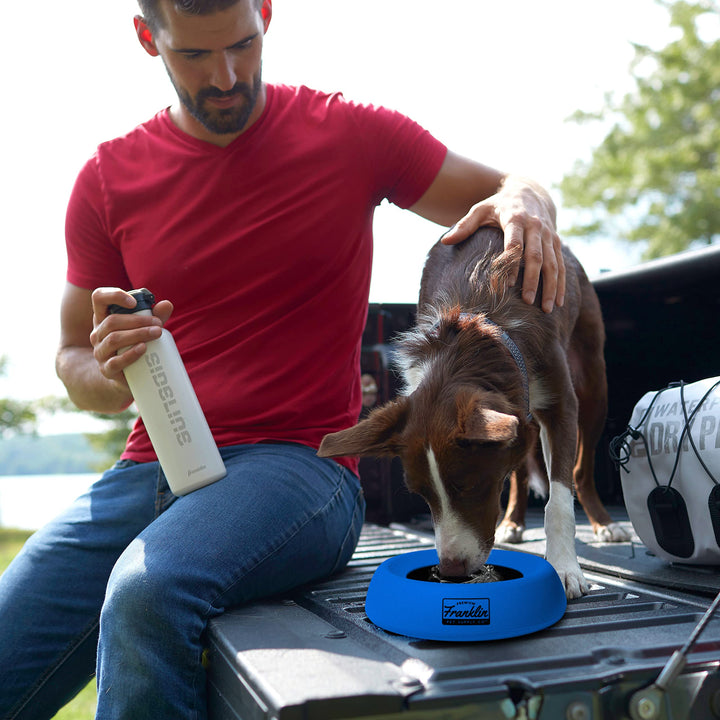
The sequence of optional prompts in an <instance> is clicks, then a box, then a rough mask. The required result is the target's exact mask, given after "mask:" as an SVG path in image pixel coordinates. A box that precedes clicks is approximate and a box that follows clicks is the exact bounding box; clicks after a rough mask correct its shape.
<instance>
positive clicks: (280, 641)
mask: <svg viewBox="0 0 720 720" xmlns="http://www.w3.org/2000/svg"><path fill="white" fill-rule="evenodd" d="M594 282H595V287H596V289H597V291H598V294H599V296H600V300H601V304H602V306H603V313H604V316H605V323H606V329H607V334H608V342H607V346H606V359H607V364H608V379H609V385H610V411H609V415H608V424H607V428H606V437H605V440H604V445H605V447H603V448H601V449H600V452H599V454H598V463H597V467H596V480H597V485H598V488H599V491H600V494H601V497H603V499H604V501H605V502H606V503H607V504H608V505H610V506H611V507H610V512H611V515H613V519H614V520H620V521H621V522H623V523H625V526H626V527H627V528H628V529H629V530H632V528H631V525H630V523H629V521H628V519H627V514H626V513H625V509H624V507H623V506H622V492H621V488H620V482H619V479H618V475H617V470H616V469H615V468H614V467H613V466H612V464H611V463H610V461H609V460H608V459H607V455H606V446H607V440H608V439H609V438H610V437H613V436H614V435H616V434H619V433H620V432H622V430H623V429H624V427H625V424H626V423H627V421H628V420H629V417H630V414H631V411H632V407H633V405H634V404H635V403H636V402H637V400H638V399H639V398H640V397H641V396H642V395H643V394H644V393H645V392H647V391H648V390H652V389H659V388H660V387H664V386H665V385H667V384H668V383H669V382H672V381H675V380H680V379H683V380H686V381H688V382H691V381H694V380H698V379H701V378H703V377H711V376H714V375H720V340H719V339H718V331H717V328H718V320H717V318H718V310H720V248H711V249H709V250H706V251H702V252H698V253H690V254H687V255H682V256H678V257H677V258H674V259H671V260H664V261H661V262H657V263H650V264H647V265H644V266H641V267H640V268H639V269H638V270H637V271H630V272H625V273H616V274H610V275H607V276H602V277H600V278H598V279H597V280H596V281H594ZM412 316H413V307H412V306H409V305H375V306H371V308H370V314H369V317H368V326H367V329H366V335H365V338H364V347H363V358H362V364H363V371H364V372H366V373H368V374H371V375H372V376H373V378H374V379H375V380H376V382H377V385H378V388H379V392H378V402H379V403H381V402H384V401H385V400H386V399H388V398H389V397H391V396H392V395H393V394H394V392H395V390H396V388H397V383H398V380H397V378H396V377H395V376H394V375H393V373H392V371H391V369H390V363H389V359H390V355H391V353H392V350H391V345H390V344H389V341H390V339H391V337H392V335H393V334H394V333H395V332H397V331H399V330H403V329H405V328H406V327H408V325H409V324H410V323H411V322H412ZM361 475H362V479H363V485H364V488H365V492H366V496H367V499H368V508H369V510H368V518H369V520H370V521H371V522H369V523H368V524H367V525H366V526H365V529H364V532H363V535H362V538H361V541H360V545H359V547H358V549H357V551H356V553H355V555H354V557H353V560H352V562H351V563H350V566H349V567H348V569H347V570H346V571H345V572H344V573H342V574H341V575H339V576H337V577H335V578H332V579H329V580H328V581H326V582H324V583H321V584H317V585H314V586H312V587H307V588H302V589H300V590H298V591H296V592H295V593H293V594H291V595H288V596H287V597H281V598H275V599H272V600H269V601H265V602H260V603H255V604H252V605H249V606H247V607H242V608H238V609H235V610H232V611H229V612H227V613H226V614H225V615H223V616H222V617H220V618H218V619H217V620H215V621H213V622H212V623H211V626H210V631H209V652H208V663H209V665H208V667H209V672H208V677H209V697H210V699H209V703H210V711H211V717H212V718H213V720H235V719H236V718H242V719H243V720H271V719H274V718H277V719H278V720H331V719H334V718H373V719H380V718H383V719H385V718H387V719H388V720H390V719H392V720H413V719H415V718H417V719H418V720H435V719H437V720H440V719H441V718H442V719H446V720H465V719H466V718H468V719H469V718H478V719H480V720H486V719H487V720H494V719H495V718H497V719H498V720H509V719H510V718H519V719H520V718H538V719H540V720H599V719H601V718H602V719H603V720H622V719H623V718H629V717H631V716H630V709H629V707H630V700H631V697H632V696H633V694H634V693H636V692H637V691H638V690H639V689H641V688H644V687H646V686H648V685H650V684H651V683H653V682H654V681H655V679H656V678H657V676H658V674H659V673H660V671H661V670H662V669H663V667H664V666H665V664H666V663H667V662H668V660H669V658H670V657H671V655H672V654H673V652H674V651H676V650H677V649H679V648H680V647H681V646H683V645H684V644H685V643H686V641H687V640H688V638H689V636H690V635H691V633H692V631H693V629H694V628H695V627H696V625H697V623H698V622H699V621H700V619H701V618H702V617H703V615H704V613H705V611H706V609H707V608H708V606H709V605H710V603H711V601H712V599H713V597H714V596H715V595H716V593H717V592H718V590H720V568H718V567H697V566H696V567H691V566H680V565H671V564H669V563H666V562H664V561H662V560H660V559H658V558H656V557H654V556H652V555H651V554H649V553H648V551H647V549H646V548H645V546H644V545H643V544H642V543H641V541H640V539H639V538H638V537H637V536H636V535H633V540H632V542H627V543H618V544H602V543H597V542H596V541H595V539H594V537H593V535H592V532H591V530H590V527H589V525H588V523H587V519H586V518H585V516H584V515H583V514H582V511H578V513H577V522H578V533H577V543H576V545H577V550H578V555H579V558H580V563H581V565H582V567H583V569H584V571H585V573H586V576H587V577H588V579H589V580H591V582H592V589H591V591H590V593H589V594H588V595H586V596H585V597H582V598H579V599H577V600H572V601H570V602H569V603H568V608H567V611H566V613H565V615H564V617H563V618H562V619H561V620H560V622H558V623H557V624H556V625H554V626H552V627H550V628H548V629H546V630H543V631H541V632H538V633H534V634H532V635H529V636H525V637H519V638H514V639H510V640H500V641H492V642H476V643H441V642H429V641H422V640H415V639H412V638H408V637H404V636H398V635H393V634H390V633H387V632H385V631H383V630H381V629H379V628H377V627H375V626H374V625H373V624H372V623H371V622H370V621H369V620H368V619H367V617H366V615H365V610H364V603H365V595H366V592H367V588H368V584H369V582H370V578H371V577H372V574H373V572H374V570H375V569H376V568H377V566H378V565H379V564H380V563H381V562H382V561H383V560H385V559H386V558H389V557H392V556H394V555H397V554H399V553H402V552H410V551H413V550H417V549H422V548H426V547H429V546H431V545H432V544H433V539H432V531H431V527H430V525H429V522H428V520H427V517H426V516H422V515H420V516H418V513H419V512H422V511H423V510H424V509H425V508H424V505H423V503H422V502H418V501H416V500H414V499H412V497H411V496H410V495H408V494H407V492H405V491H404V489H403V487H402V471H401V468H400V467H399V464H398V463H397V462H390V461H382V462H376V461H363V464H362V465H361ZM411 518H415V520H414V521H412V520H411ZM400 523H404V524H400ZM544 543H545V541H544V533H543V529H542V510H541V508H540V507H538V506H535V507H533V508H531V510H530V514H529V518H528V530H527V531H526V536H525V541H524V542H523V544H521V545H519V546H514V547H512V548H511V549H515V550H520V551H524V552H533V553H537V554H543V552H544ZM408 601H409V599H408V598H398V612H402V604H403V603H404V602H408ZM527 602H528V604H531V603H532V602H533V598H532V597H528V598H527ZM638 698H641V700H640V701H639V702H638ZM635 700H636V702H635V705H634V711H633V712H634V718H642V720H653V718H673V720H682V719H683V718H692V720H705V719H706V718H707V719H712V718H720V614H719V616H718V617H717V618H714V619H712V620H711V621H710V622H709V623H708V625H707V627H706V628H705V630H704V632H703V633H702V634H701V635H700V637H699V640H698V641H697V643H696V644H695V645H694V646H693V648H692V650H691V651H690V652H689V654H688V657H687V664H686V666H685V668H684V670H683V672H682V674H681V675H680V676H679V677H678V678H677V679H676V680H675V681H674V682H672V683H671V684H670V685H669V687H668V689H667V692H666V693H665V695H664V696H662V695H661V696H660V702H659V704H657V705H656V706H653V704H652V702H649V701H648V700H647V698H646V693H642V694H641V696H636V698H635Z"/></svg>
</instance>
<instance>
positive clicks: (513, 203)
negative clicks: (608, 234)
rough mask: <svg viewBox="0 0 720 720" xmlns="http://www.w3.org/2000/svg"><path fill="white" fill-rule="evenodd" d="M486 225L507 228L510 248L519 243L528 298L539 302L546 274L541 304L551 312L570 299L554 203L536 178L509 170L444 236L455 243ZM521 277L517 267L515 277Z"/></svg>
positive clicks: (524, 295)
mask: <svg viewBox="0 0 720 720" xmlns="http://www.w3.org/2000/svg"><path fill="white" fill-rule="evenodd" d="M482 225H495V226H499V227H501V228H502V229H503V231H504V233H505V251H506V252H513V251H515V250H516V249H517V248H519V249H520V250H521V252H522V255H523V259H524V261H525V269H524V276H523V289H522V290H523V292H522V296H523V300H525V302H526V303H528V304H532V303H534V302H535V296H536V294H537V290H538V285H539V283H540V278H541V277H542V309H543V310H544V311H545V312H547V313H549V312H552V310H553V308H554V307H555V306H556V305H557V306H558V307H560V306H562V305H563V303H564V301H565V263H564V262H563V257H562V251H561V244H560V238H559V236H558V234H557V232H556V230H555V206H554V204H553V202H552V200H551V199H550V196H549V195H548V194H547V193H546V192H545V190H543V189H542V188H541V187H540V186H539V185H537V184H536V183H534V182H533V181H531V180H527V179H525V178H519V177H515V176H508V177H506V178H505V180H504V182H503V184H502V187H501V188H500V190H499V191H498V192H497V194H495V195H493V196H491V197H489V198H488V199H487V200H483V201H482V202H479V203H477V204H476V205H473V207H472V208H470V211H469V212H468V213H467V215H465V217H463V218H462V219H460V220H459V221H458V222H457V223H456V224H455V225H454V226H453V227H452V228H450V230H448V232H447V233H445V235H444V236H443V238H442V241H443V243H444V244H446V245H455V244H457V243H459V242H462V241H463V240H465V239H466V238H468V237H469V236H470V235H471V234H472V233H473V232H474V231H475V230H477V228H479V227H480V226H482ZM516 280H517V271H516V272H515V276H514V277H512V278H511V282H512V284H514V283H515V281H516Z"/></svg>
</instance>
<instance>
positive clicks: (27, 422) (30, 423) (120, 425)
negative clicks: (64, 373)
mask: <svg viewBox="0 0 720 720" xmlns="http://www.w3.org/2000/svg"><path fill="white" fill-rule="evenodd" d="M6 367H7V357H6V356H4V355H0V376H2V375H4V374H5V372H6ZM57 412H63V413H69V412H83V411H81V410H78V408H76V407H75V405H74V404H73V403H72V402H71V401H70V400H69V398H66V397H55V396H47V397H43V398H38V399H35V400H13V399H11V398H0V439H1V438H3V437H6V436H8V435H10V434H13V433H15V434H18V433H20V434H22V433H35V432H36V431H37V425H38V422H39V420H40V418H41V417H42V416H43V415H45V416H47V415H53V414H55V413H57ZM93 415H94V416H95V417H96V418H98V419H100V420H103V421H105V422H107V423H108V425H109V429H108V430H105V431H104V432H97V433H86V435H85V436H86V437H87V439H88V441H89V442H90V445H91V446H92V447H93V448H95V449H96V450H98V451H100V452H102V453H103V460H102V461H100V462H98V463H97V467H95V468H93V469H95V470H98V471H99V470H104V469H105V468H106V467H107V466H108V465H109V464H111V463H112V462H114V461H115V460H117V458H118V457H119V456H120V453H121V452H122V451H123V449H124V447H125V441H126V440H127V437H128V434H129V433H130V429H131V427H132V424H133V422H134V421H135V418H136V417H137V413H136V412H135V411H134V408H133V407H131V408H129V409H127V410H125V411H124V412H121V413H117V414H115V415H102V414H99V413H93Z"/></svg>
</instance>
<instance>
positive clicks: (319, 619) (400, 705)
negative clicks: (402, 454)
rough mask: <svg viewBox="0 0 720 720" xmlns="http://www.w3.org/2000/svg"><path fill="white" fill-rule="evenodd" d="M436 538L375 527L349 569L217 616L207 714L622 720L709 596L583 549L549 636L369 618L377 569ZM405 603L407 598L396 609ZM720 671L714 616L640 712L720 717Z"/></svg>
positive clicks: (312, 719) (254, 718) (719, 626)
mask: <svg viewBox="0 0 720 720" xmlns="http://www.w3.org/2000/svg"><path fill="white" fill-rule="evenodd" d="M432 544H433V543H432V537H431V535H429V534H428V533H427V532H416V531H414V530H412V529H408V528H405V527H403V526H392V527H381V526H377V525H371V524H368V525H366V526H365V529H364V531H363V534H362V537H361V541H360V544H359V546H358V548H357V551H356V552H355V555H354V557H353V560H352V561H351V563H350V565H349V567H348V568H347V570H346V571H345V572H344V573H342V574H341V575H338V576H336V577H334V578H332V579H329V580H328V581H326V582H324V583H321V584H317V585H314V586H312V587H306V588H303V589H300V590H298V591H296V592H295V593H293V594H292V595H289V596H287V597H282V598H275V599H273V600H270V601H265V602H259V603H254V604H252V605H248V606H246V607H242V608H238V609H235V610H232V611H230V612H227V613H226V614H225V615H223V616H222V617H221V618H219V619H217V620H215V621H213V623H212V624H211V628H210V632H209V653H208V658H209V673H208V676H209V696H210V700H209V702H210V708H211V717H212V718H213V719H214V720H226V719H228V720H229V719H235V718H243V719H247V720H270V719H272V718H278V719H279V720H300V719H302V720H325V719H330V718H390V717H395V718H397V717H399V716H400V715H402V717H403V718H406V719H407V720H411V718H418V719H421V718H422V719H428V720H429V719H431V718H447V719H449V720H452V719H453V718H457V719H458V720H460V719H462V718H470V717H473V718H483V719H485V718H488V719H493V718H498V719H502V720H508V719H509V718H541V719H543V720H544V719H549V720H562V719H564V718H567V719H568V720H591V719H599V718H608V719H610V718H611V719H612V720H620V719H622V718H626V717H630V715H629V711H628V703H629V699H630V696H631V695H632V694H633V693H634V692H635V691H636V690H638V689H639V688H641V687H643V686H646V685H649V684H650V683H652V682H653V681H654V680H655V678H656V677H657V675H658V673H659V672H660V670H661V669H662V668H663V666H664V665H665V663H666V662H667V661H668V659H669V657H670V656H671V655H672V653H673V652H674V651H675V650H677V649H678V648H679V647H681V646H682V645H683V644H684V643H685V642H686V640H687V639H688V637H689V635H690V634H691V632H692V630H693V629H694V627H695V626H696V624H697V623H698V621H699V620H700V619H701V618H702V616H703V614H704V613H705V610H706V609H707V607H708V606H709V604H710V600H711V595H710V594H709V593H710V590H709V589H708V588H705V589H706V590H708V592H706V593H703V592H702V583H700V586H701V591H700V592H693V593H690V592H687V591H685V590H682V589H678V588H677V587H675V588H673V589H668V587H667V586H666V587H662V586H660V585H653V584H649V583H646V582H638V581H636V580H634V579H632V574H631V575H630V576H629V577H628V576H627V575H626V576H623V573H622V572H618V571H617V568H616V567H615V565H617V564H618V563H614V564H613V569H612V571H611V572H608V573H605V572H598V571H597V570H598V569H600V570H602V569H603V565H602V564H599V563H598V562H597V559H595V560H593V561H591V562H588V563H585V562H583V559H582V557H581V564H583V565H584V568H585V571H586V576H587V578H588V579H589V580H590V581H591V582H592V589H591V592H590V593H589V594H588V595H586V596H585V597H582V598H579V599H576V600H572V601H570V602H569V603H568V607H567V611H566V613H565V615H564V617H563V618H562V619H561V620H560V622H558V623H557V624H556V625H554V626H552V627H550V628H548V629H546V630H543V631H541V632H538V633H534V634H532V635H529V636H525V637H519V638H514V639H509V640H499V641H489V642H477V643H442V642H431V641H422V640H415V639H412V638H409V637H404V636H400V635H394V634H391V633H387V632H385V631H383V630H381V629H379V628H377V627H376V626H374V625H373V624H372V623H371V622H370V621H369V620H368V619H367V616H366V615H365V611H364V603H365V595H366V592H367V588H368V585H369V582H370V578H371V577H372V574H373V572H374V571H375V569H376V568H377V566H378V565H379V564H380V563H381V562H382V561H383V560H385V559H387V558H389V557H392V556H394V555H397V554H399V553H402V552H410V551H413V550H418V549H423V548H426V547H430V546H432ZM528 547H529V548H530V550H531V551H532V550H533V548H534V546H533V544H532V540H531V541H530V543H529V545H528ZM516 549H520V550H522V549H524V546H523V545H521V546H517V548H516ZM632 550H633V554H634V553H635V552H638V553H644V552H645V550H644V548H643V546H642V545H636V546H634V547H633V548H632ZM619 564H622V563H619ZM588 568H590V569H589V570H588ZM680 572H681V573H682V572H684V571H682V570H681V571H680ZM716 582H717V574H715V576H714V577H713V583H711V585H714V584H715V583H716ZM678 584H681V583H676V585H678ZM669 586H670V587H672V583H669ZM713 594H714V593H713ZM405 600H406V599H404V598H398V606H399V607H398V611H399V612H402V607H401V604H402V602H404V601H405ZM527 601H528V603H531V602H532V598H531V597H529V598H528V599H527ZM719 666H720V619H713V620H711V621H710V623H709V624H708V626H707V627H706V629H705V631H704V632H703V634H702V635H701V637H700V640H699V642H698V643H697V644H696V645H695V646H694V648H693V649H692V651H691V653H690V654H689V656H688V663H687V665H686V667H685V669H684V672H683V674H682V675H681V676H680V677H679V678H678V679H677V680H676V681H675V682H674V683H673V684H672V685H671V687H670V688H669V690H668V692H667V694H666V696H665V698H664V700H663V704H662V706H661V707H660V708H659V711H658V712H656V713H655V714H654V715H652V714H647V713H649V712H650V711H651V709H650V708H648V706H643V708H642V711H644V712H645V713H646V715H644V716H643V720H652V718H663V717H668V718H669V717H672V718H675V720H677V719H679V718H698V719H704V718H720V671H719V670H718V668H719Z"/></svg>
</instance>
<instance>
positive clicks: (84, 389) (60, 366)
mask: <svg viewBox="0 0 720 720" xmlns="http://www.w3.org/2000/svg"><path fill="white" fill-rule="evenodd" d="M55 369H56V371H57V375H58V377H59V378H60V380H62V381H63V383H64V385H65V388H66V389H67V392H68V397H69V398H70V400H72V401H73V403H74V404H75V405H77V407H78V408H80V409H81V410H90V411H92V412H99V413H108V414H113V413H119V412H122V411H123V410H125V409H126V408H127V407H128V406H129V405H130V404H131V403H132V401H133V397H132V394H131V393H130V389H129V388H128V387H127V386H125V385H123V384H122V383H120V382H115V381H113V380H108V378H106V377H104V376H103V375H102V374H101V373H100V370H99V368H98V364H97V362H96V360H95V358H94V356H93V351H92V348H83V347H63V348H60V350H59V351H58V354H57V357H56V360H55Z"/></svg>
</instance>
